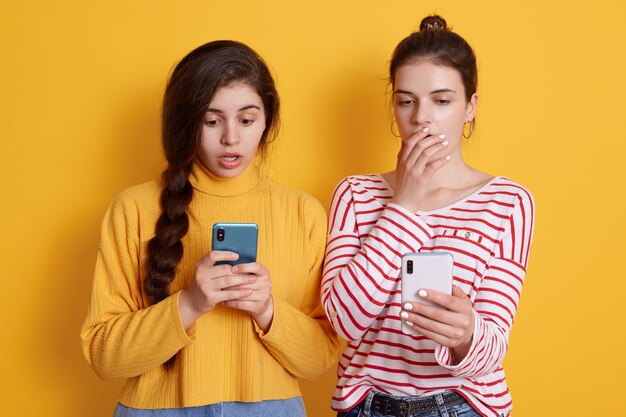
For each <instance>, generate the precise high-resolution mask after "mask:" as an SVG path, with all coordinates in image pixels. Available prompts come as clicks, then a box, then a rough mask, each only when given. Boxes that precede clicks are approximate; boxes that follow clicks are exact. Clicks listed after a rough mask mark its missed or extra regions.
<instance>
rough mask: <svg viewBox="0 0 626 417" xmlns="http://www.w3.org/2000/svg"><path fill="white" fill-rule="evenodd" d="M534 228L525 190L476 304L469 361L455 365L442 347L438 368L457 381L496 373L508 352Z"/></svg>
mask: <svg viewBox="0 0 626 417" xmlns="http://www.w3.org/2000/svg"><path fill="white" fill-rule="evenodd" d="M533 227H534V201H533V198H532V196H531V195H530V193H529V192H528V191H526V190H525V189H521V191H520V192H519V193H518V194H517V201H516V203H515V206H514V207H513V209H512V212H511V215H510V216H509V217H508V219H507V221H506V223H505V230H504V233H503V235H502V240H501V241H500V245H499V253H497V254H496V256H494V257H493V258H492V259H491V260H490V262H489V264H488V266H487V270H486V272H485V275H484V278H483V280H482V283H481V287H480V289H479V290H478V292H477V294H476V298H475V300H474V313H475V314H474V318H475V322H474V324H475V326H474V337H473V340H472V346H471V347H470V350H469V353H468V354H467V355H466V357H465V358H464V359H463V360H462V361H461V362H460V363H458V364H454V362H453V359H452V355H451V352H450V349H449V348H445V347H443V346H439V347H438V348H437V349H436V351H435V355H436V358H437V361H438V362H439V364H441V365H442V366H443V367H445V368H446V369H447V370H448V371H450V373H451V374H452V375H454V376H457V377H465V378H470V377H477V376H482V375H486V374H489V373H492V372H494V371H495V370H497V369H498V368H499V367H500V366H501V364H502V360H503V359H504V355H505V353H506V351H507V348H508V337H509V332H510V330H511V326H512V325H513V319H514V317H515V313H516V311H517V307H518V303H519V299H520V295H521V291H522V284H523V282H524V277H525V275H526V266H527V263H528V254H529V251H530V246H531V241H532V235H533Z"/></svg>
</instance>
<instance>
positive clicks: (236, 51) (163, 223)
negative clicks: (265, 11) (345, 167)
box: [143, 41, 280, 365]
mask: <svg viewBox="0 0 626 417" xmlns="http://www.w3.org/2000/svg"><path fill="white" fill-rule="evenodd" d="M233 83H242V84H245V85H248V86H250V87H252V88H254V89H255V90H256V92H257V93H258V95H259V96H260V97H261V100H262V101H263V107H264V110H265V130H264V131H263V135H262V137H261V141H260V143H259V152H260V153H261V155H262V156H263V157H264V156H265V155H266V153H267V148H268V145H269V144H270V143H271V142H272V141H273V140H274V139H275V137H276V133H277V130H278V125H279V108H280V101H279V98H278V92H277V91H276V87H275V84H274V79H273V78H272V75H271V74H270V72H269V69H268V67H267V64H266V63H265V62H264V61H263V59H262V58H261V57H260V56H259V55H258V54H257V53H256V52H255V51H254V50H252V49H251V48H250V47H248V46H246V45H244V44H242V43H240V42H235V41H214V42H209V43H207V44H205V45H202V46H200V47H198V48H196V49H195V50H193V51H191V52H190V53H189V54H188V55H187V56H185V57H184V58H183V59H182V60H181V61H180V62H179V63H178V65H176V67H175V68H174V71H173V72H172V75H171V76H170V79H169V81H168V83H167V87H166V88H165V95H164V97H163V109H162V125H161V128H162V133H161V136H162V142H163V151H164V153H165V158H166V159H167V168H166V169H165V171H163V174H162V181H163V191H162V192H161V215H160V216H159V219H158V220H157V222H156V226H155V236H154V237H153V238H152V239H150V241H149V242H148V259H147V261H146V275H145V279H144V282H143V287H144V291H145V294H146V296H147V297H148V299H149V300H150V302H151V303H152V304H156V303H158V302H159V301H161V300H163V299H165V298H166V297H167V296H168V295H169V289H168V287H169V284H170V283H171V282H172V280H173V279H174V275H175V273H176V267H177V265H178V263H179V262H180V260H181V258H182V256H183V244H182V241H181V239H182V238H183V237H184V236H185V235H186V234H187V231H188V229H189V216H188V214H187V208H188V206H189V203H190V202H191V199H192V196H193V189H192V187H191V183H190V182H189V174H190V172H191V168H192V166H193V161H194V160H195V159H196V157H197V155H198V150H199V148H200V144H201V140H202V123H203V120H204V115H205V113H206V109H207V108H208V106H209V104H210V102H211V100H212V99H213V96H214V95H215V93H216V92H217V91H218V90H219V89H220V88H221V87H224V86H227V85H230V84H233ZM172 359H174V358H172ZM172 363H173V362H172V360H170V361H168V365H171V364H172Z"/></svg>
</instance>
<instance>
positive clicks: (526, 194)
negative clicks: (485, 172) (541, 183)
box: [489, 177, 535, 208]
mask: <svg viewBox="0 0 626 417" xmlns="http://www.w3.org/2000/svg"><path fill="white" fill-rule="evenodd" d="M489 191H490V192H491V194H492V195H495V196H498V197H499V198H501V199H503V200H506V201H508V202H510V203H512V204H514V205H519V204H522V205H529V206H531V207H533V208H534V206H535V200H534V198H533V195H532V193H531V192H530V190H529V189H528V188H526V187H524V186H523V185H521V184H519V183H517V182H515V181H513V180H511V179H509V178H506V177H496V178H494V179H493V180H492V181H491V183H490V187H489Z"/></svg>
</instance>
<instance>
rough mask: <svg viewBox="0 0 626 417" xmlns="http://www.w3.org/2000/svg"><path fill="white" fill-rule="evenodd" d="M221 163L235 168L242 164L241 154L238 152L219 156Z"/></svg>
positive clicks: (229, 167)
mask: <svg viewBox="0 0 626 417" xmlns="http://www.w3.org/2000/svg"><path fill="white" fill-rule="evenodd" d="M218 161H219V164H220V166H221V167H222V168H225V169H234V168H237V167H238V166H239V165H240V164H241V155H240V154H237V153H228V154H224V155H221V156H220V157H219V158H218Z"/></svg>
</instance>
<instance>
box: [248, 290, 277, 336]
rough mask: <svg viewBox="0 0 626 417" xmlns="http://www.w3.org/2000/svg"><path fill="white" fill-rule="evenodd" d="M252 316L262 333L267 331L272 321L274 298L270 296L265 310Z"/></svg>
mask: <svg viewBox="0 0 626 417" xmlns="http://www.w3.org/2000/svg"><path fill="white" fill-rule="evenodd" d="M252 318H253V319H254V321H255V322H256V324H257V326H259V329H261V330H262V331H263V333H267V332H269V331H270V328H271V327H272V322H273V321H274V298H273V297H270V299H269V302H268V304H267V307H266V308H265V310H264V311H263V312H262V313H260V314H258V315H254V316H253V317H252Z"/></svg>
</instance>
